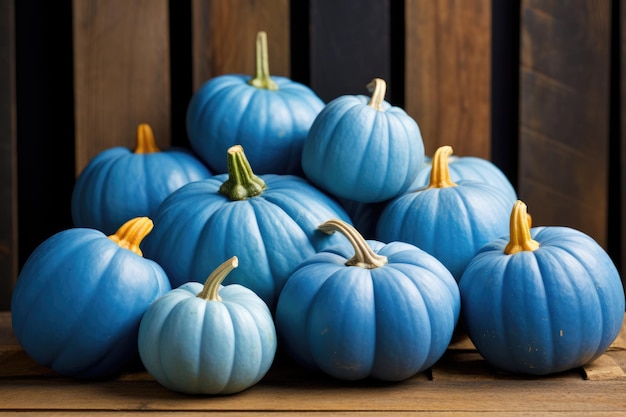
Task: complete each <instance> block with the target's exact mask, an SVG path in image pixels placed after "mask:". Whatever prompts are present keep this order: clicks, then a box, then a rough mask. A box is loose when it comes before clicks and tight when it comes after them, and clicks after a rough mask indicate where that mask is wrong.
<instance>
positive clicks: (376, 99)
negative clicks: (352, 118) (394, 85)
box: [367, 78, 387, 111]
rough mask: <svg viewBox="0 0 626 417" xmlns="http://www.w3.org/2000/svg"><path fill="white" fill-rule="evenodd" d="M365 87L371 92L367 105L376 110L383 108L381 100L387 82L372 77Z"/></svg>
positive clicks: (383, 98) (382, 99) (385, 90)
mask: <svg viewBox="0 0 626 417" xmlns="http://www.w3.org/2000/svg"><path fill="white" fill-rule="evenodd" d="M367 89H368V90H369V91H370V92H371V93H372V97H371V98H370V101H369V103H367V105H368V106H370V107H373V108H375V109H376V110H379V111H382V110H383V101H384V100H385V94H386V93H387V83H386V82H385V80H383V79H381V78H374V79H373V80H372V81H371V82H370V83H369V84H368V85H367Z"/></svg>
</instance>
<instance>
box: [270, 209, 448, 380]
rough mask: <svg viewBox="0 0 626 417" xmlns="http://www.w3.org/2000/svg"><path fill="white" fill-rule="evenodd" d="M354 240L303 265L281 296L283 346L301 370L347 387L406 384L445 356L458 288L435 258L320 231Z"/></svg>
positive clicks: (333, 224) (331, 227)
mask: <svg viewBox="0 0 626 417" xmlns="http://www.w3.org/2000/svg"><path fill="white" fill-rule="evenodd" d="M320 229H322V230H324V231H326V232H327V233H331V232H333V231H335V230H338V231H340V232H341V233H342V234H344V235H345V237H346V238H347V239H348V241H349V242H350V244H348V243H347V242H346V241H344V242H342V244H339V245H337V246H333V247H330V248H327V249H325V250H322V251H320V252H318V253H317V254H315V255H313V256H311V257H309V258H308V259H307V260H305V261H304V262H303V263H302V264H301V265H300V266H299V267H298V268H297V269H296V270H295V271H294V273H293V274H292V275H291V277H290V278H289V280H288V281H287V282H286V284H285V286H284V288H283V291H282V292H281V294H280V297H279V300H278V305H277V308H276V314H275V322H276V328H277V331H278V335H279V343H280V345H281V346H282V347H283V348H284V349H285V351H286V352H287V353H288V354H289V355H290V356H291V357H292V358H293V359H294V360H295V361H296V362H297V363H299V364H300V365H302V366H304V367H307V368H311V369H317V370H321V371H323V372H325V373H327V374H328V375H330V376H332V377H334V378H338V379H344V380H359V379H363V378H369V377H371V378H375V379H380V380H386V381H400V380H404V379H407V378H409V377H411V376H412V375H415V374H416V373H418V372H421V371H423V370H425V369H427V368H429V367H431V366H432V365H433V364H434V363H436V362H437V361H438V360H439V359H440V357H441V356H442V355H443V354H444V352H445V351H446V348H447V347H448V344H449V343H450V340H451V338H452V335H453V332H454V328H455V326H456V323H457V320H458V317H459V310H460V297H459V289H458V286H457V283H456V281H455V280H454V278H453V277H452V275H451V274H450V272H449V271H448V270H447V269H446V268H445V267H444V266H443V265H442V264H441V262H439V261H438V260H437V259H435V258H434V257H433V256H431V255H429V254H427V253H426V252H424V251H422V250H421V249H419V248H417V247H415V246H413V245H410V244H408V243H403V242H392V243H389V244H383V243H382V242H379V241H375V240H368V241H366V240H364V238H363V237H362V236H361V235H360V234H359V233H358V232H357V231H356V229H354V228H353V227H351V226H350V225H348V224H347V223H345V222H342V221H339V220H336V219H332V220H329V221H327V222H325V223H324V224H322V225H321V226H320Z"/></svg>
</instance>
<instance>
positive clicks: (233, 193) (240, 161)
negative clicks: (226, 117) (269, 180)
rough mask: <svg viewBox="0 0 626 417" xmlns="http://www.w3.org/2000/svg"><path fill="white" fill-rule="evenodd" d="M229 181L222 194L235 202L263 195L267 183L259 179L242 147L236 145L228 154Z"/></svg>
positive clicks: (222, 189)
mask: <svg viewBox="0 0 626 417" xmlns="http://www.w3.org/2000/svg"><path fill="white" fill-rule="evenodd" d="M227 157H228V160H227V166H228V179H227V180H226V181H224V183H222V185H221V186H220V193H222V194H224V195H225V196H227V197H228V198H230V199H231V200H233V201H239V200H245V199H247V198H250V197H255V196H257V195H260V194H262V193H263V190H264V189H265V188H266V185H265V181H263V180H262V179H261V178H259V177H257V176H256V175H255V174H254V172H252V168H251V167H250V162H248V158H246V154H245V153H244V152H243V148H242V147H241V145H234V146H231V147H230V148H229V149H228V152H227Z"/></svg>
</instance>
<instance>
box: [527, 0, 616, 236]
mask: <svg viewBox="0 0 626 417" xmlns="http://www.w3.org/2000/svg"><path fill="white" fill-rule="evenodd" d="M521 18H522V23H521V24H522V29H521V30H522V36H521V73H520V91H521V93H520V151H519V152H520V154H519V160H520V162H519V168H520V173H519V195H520V198H521V199H523V200H524V201H525V202H526V203H527V204H528V208H529V211H530V213H531V214H532V215H533V219H534V224H535V225H566V226H570V227H574V228H576V229H579V230H581V231H583V232H585V233H587V234H589V235H591V236H592V237H594V238H595V239H596V240H597V241H598V242H599V243H600V244H601V245H603V246H605V247H606V243H607V202H608V134H609V131H608V128H609V108H608V106H609V74H610V69H609V52H610V50H609V45H610V2H607V1H604V0H575V1H572V2H571V3H568V7H563V4H562V3H561V2H559V1H555V0H551V1H545V0H524V1H522V11H521Z"/></svg>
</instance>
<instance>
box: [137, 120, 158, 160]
mask: <svg viewBox="0 0 626 417" xmlns="http://www.w3.org/2000/svg"><path fill="white" fill-rule="evenodd" d="M160 151H161V150H160V149H159V148H158V146H157V145H156V142H155V141H154V133H153V132H152V128H151V127H150V125H149V124H147V123H142V124H140V125H139V126H138V127H137V145H136V147H135V153H136V154H143V153H155V152H160Z"/></svg>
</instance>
